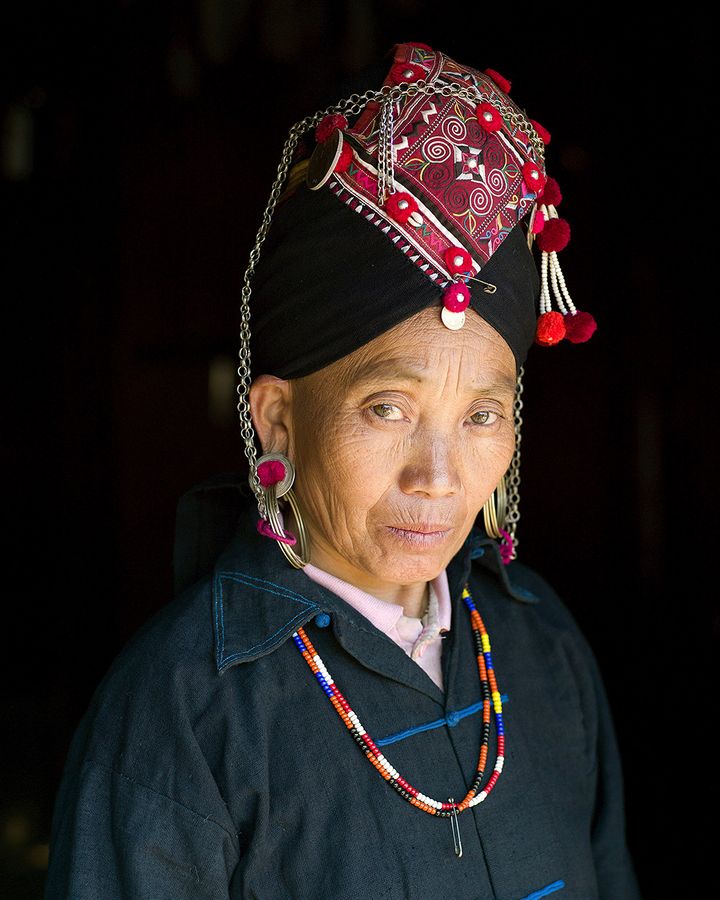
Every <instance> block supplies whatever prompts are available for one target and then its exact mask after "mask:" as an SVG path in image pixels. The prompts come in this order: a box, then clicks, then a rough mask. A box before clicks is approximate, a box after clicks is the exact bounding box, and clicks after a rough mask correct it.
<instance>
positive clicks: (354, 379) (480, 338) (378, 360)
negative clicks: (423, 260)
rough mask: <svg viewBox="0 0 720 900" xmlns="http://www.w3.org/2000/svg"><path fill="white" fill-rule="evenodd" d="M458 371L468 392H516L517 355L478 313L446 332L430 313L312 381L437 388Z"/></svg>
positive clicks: (345, 386)
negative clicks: (489, 388)
mask: <svg viewBox="0 0 720 900" xmlns="http://www.w3.org/2000/svg"><path fill="white" fill-rule="evenodd" d="M453 370H457V371H456V375H455V378H456V380H457V381H458V383H460V382H462V384H463V386H464V387H468V388H469V387H476V388H477V387H483V386H488V385H491V384H492V385H496V386H498V387H501V388H507V390H508V391H514V390H515V387H516V378H517V372H516V365H515V357H514V354H513V352H512V350H511V348H510V347H509V345H508V344H507V342H506V341H505V340H504V338H503V337H501V335H500V334H499V333H498V332H497V331H496V330H495V329H494V328H493V327H492V326H490V325H489V324H488V323H487V322H486V321H485V320H484V319H482V318H481V317H480V316H479V315H477V314H476V313H474V312H471V314H470V315H469V316H468V320H467V325H466V327H465V328H463V329H462V330H459V331H450V330H448V329H447V328H444V327H443V326H442V324H441V323H440V322H439V320H438V317H437V316H436V315H435V313H434V310H432V309H430V308H428V309H424V310H421V311H420V312H418V313H416V314H415V315H413V316H411V317H409V318H408V319H405V320H404V321H403V322H401V323H399V324H398V325H396V326H394V327H393V328H391V329H389V330H388V331H386V332H384V333H383V334H381V335H379V336H378V337H376V338H373V339H372V340H371V341H368V342H367V343H366V344H364V345H363V346H361V347H359V348H358V349H356V350H354V351H353V352H351V353H349V354H347V355H346V356H344V357H342V358H341V359H339V360H337V361H335V362H334V363H332V364H330V365H329V366H326V367H324V368H323V369H320V370H319V371H318V372H317V373H315V375H316V378H315V379H313V376H309V380H313V382H314V384H316V385H319V384H325V385H333V386H334V388H335V389H337V390H343V391H348V390H354V389H361V388H368V389H370V388H372V387H373V386H375V385H387V384H391V383H392V384H399V383H409V384H415V385H425V386H427V387H433V386H434V385H437V384H438V383H440V382H442V381H444V380H446V379H447V378H448V374H449V372H451V371H453Z"/></svg>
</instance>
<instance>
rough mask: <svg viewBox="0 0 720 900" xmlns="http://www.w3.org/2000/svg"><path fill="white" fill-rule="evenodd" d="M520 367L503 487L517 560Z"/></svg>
mask: <svg viewBox="0 0 720 900" xmlns="http://www.w3.org/2000/svg"><path fill="white" fill-rule="evenodd" d="M524 371H525V370H524V369H523V368H522V366H521V367H520V371H519V372H518V378H517V385H516V387H515V401H514V403H513V418H514V420H515V452H514V453H513V457H512V460H511V461H510V466H509V467H508V470H507V472H506V473H505V487H506V490H507V512H506V514H505V528H506V530H507V531H508V532H509V534H510V537H512V542H513V553H512V559H516V558H517V546H518V539H517V536H516V532H517V526H518V522H519V521H520V442H521V441H522V421H523V420H522V408H523V401H522V393H523V383H522V377H523V373H524Z"/></svg>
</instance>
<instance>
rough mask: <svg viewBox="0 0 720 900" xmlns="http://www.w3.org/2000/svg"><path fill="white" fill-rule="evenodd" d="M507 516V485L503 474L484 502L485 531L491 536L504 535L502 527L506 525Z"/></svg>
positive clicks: (498, 536) (499, 536)
mask: <svg viewBox="0 0 720 900" xmlns="http://www.w3.org/2000/svg"><path fill="white" fill-rule="evenodd" d="M506 516H507V486H506V484H505V476H504V475H503V477H502V478H501V479H500V481H499V483H498V485H497V487H496V488H495V490H494V491H493V492H492V494H491V495H490V496H489V497H488V499H487V500H486V501H485V503H484V504H483V520H484V522H485V531H486V532H487V534H488V536H489V537H493V538H501V537H503V534H502V529H504V527H505V518H506Z"/></svg>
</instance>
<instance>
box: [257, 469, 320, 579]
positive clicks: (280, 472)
mask: <svg viewBox="0 0 720 900" xmlns="http://www.w3.org/2000/svg"><path fill="white" fill-rule="evenodd" d="M254 474H255V475H257V477H258V480H259V482H260V485H261V490H262V494H263V499H264V501H265V502H264V506H265V512H266V514H267V519H266V520H265V519H264V518H261V519H260V522H259V523H258V525H259V528H258V530H259V531H260V532H261V534H264V535H265V536H266V537H272V538H273V539H274V540H275V541H276V543H277V545H278V546H279V547H280V550H281V551H282V553H283V555H284V556H285V558H286V559H287V561H288V562H289V563H290V564H291V565H292V566H294V567H295V568H296V569H302V568H303V567H304V566H305V565H307V563H308V562H309V561H310V553H309V550H308V539H307V532H306V531H305V524H304V522H303V520H302V515H301V513H300V507H299V506H298V502H297V499H296V497H295V495H294V494H293V492H292V485H293V483H294V481H295V467H294V466H293V464H292V463H291V462H290V460H289V459H288V458H287V457H286V456H284V455H283V454H282V453H266V454H264V455H263V456H261V457H260V459H258V461H257V464H256V467H255V472H254V473H251V475H250V483H251V485H252V483H253V475H254ZM281 498H282V499H283V500H286V501H287V502H288V503H289V505H290V508H291V510H292V513H293V517H294V519H295V523H296V525H297V532H298V533H297V535H293V534H291V533H290V532H289V531H286V530H285V528H284V525H283V521H282V519H281V512H280V506H279V504H278V501H279V500H280V499H281ZM264 521H266V522H268V523H269V528H268V527H262V526H263V522H264ZM293 545H294V546H296V547H298V549H299V550H300V553H299V554H297V553H296V552H295V550H294V549H293Z"/></svg>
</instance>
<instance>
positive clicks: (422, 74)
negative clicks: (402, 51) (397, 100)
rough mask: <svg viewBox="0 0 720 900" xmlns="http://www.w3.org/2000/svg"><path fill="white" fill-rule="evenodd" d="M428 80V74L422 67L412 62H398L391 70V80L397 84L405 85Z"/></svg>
mask: <svg viewBox="0 0 720 900" xmlns="http://www.w3.org/2000/svg"><path fill="white" fill-rule="evenodd" d="M421 78H427V72H426V71H425V69H423V67H422V66H418V65H416V64H415V63H411V62H398V63H395V65H394V66H393V67H392V68H391V69H390V80H391V81H392V82H394V83H395V84H403V82H405V81H409V82H413V81H420V79H421Z"/></svg>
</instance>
